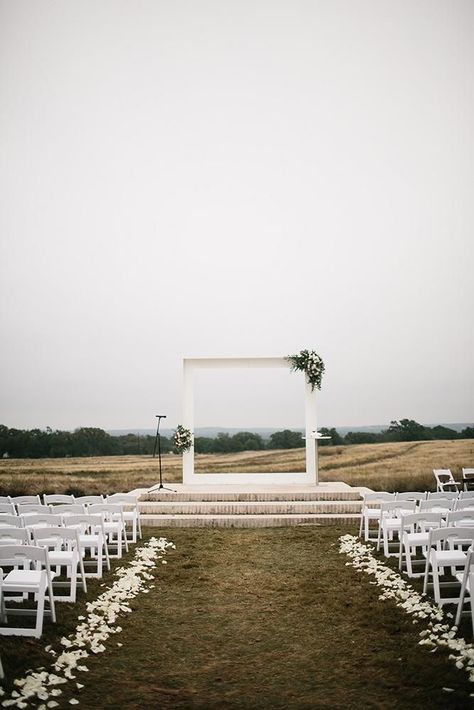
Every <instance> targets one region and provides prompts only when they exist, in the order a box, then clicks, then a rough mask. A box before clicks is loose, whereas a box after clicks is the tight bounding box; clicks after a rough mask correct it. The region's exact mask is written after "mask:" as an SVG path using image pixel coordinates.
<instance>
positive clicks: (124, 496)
mask: <svg viewBox="0 0 474 710" xmlns="http://www.w3.org/2000/svg"><path fill="white" fill-rule="evenodd" d="M67 498H71V500H66V499H67ZM43 502H44V504H45V505H53V506H56V505H57V504H64V503H80V504H82V505H87V506H90V505H99V504H104V503H105V504H114V505H121V506H122V508H123V518H124V520H125V522H126V523H127V522H129V523H130V524H131V537H130V538H128V537H127V541H128V542H133V543H135V542H136V541H137V533H138V535H139V536H140V538H141V537H142V528H141V520H140V510H139V508H138V498H137V497H136V496H133V495H130V494H129V493H112V494H111V495H108V496H105V497H104V496H99V495H96V496H79V497H74V496H64V495H59V494H57V495H56V494H52V495H48V494H45V495H44V496H43Z"/></svg>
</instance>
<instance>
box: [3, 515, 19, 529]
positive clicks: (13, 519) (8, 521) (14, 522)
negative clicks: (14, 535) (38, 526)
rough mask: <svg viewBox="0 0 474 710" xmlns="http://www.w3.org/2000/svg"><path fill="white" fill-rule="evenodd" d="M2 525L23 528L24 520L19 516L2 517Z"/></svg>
mask: <svg viewBox="0 0 474 710" xmlns="http://www.w3.org/2000/svg"><path fill="white" fill-rule="evenodd" d="M0 525H3V526H4V525H11V526H12V527H14V528H22V527H23V518H20V516H19V515H2V516H1V518H0Z"/></svg>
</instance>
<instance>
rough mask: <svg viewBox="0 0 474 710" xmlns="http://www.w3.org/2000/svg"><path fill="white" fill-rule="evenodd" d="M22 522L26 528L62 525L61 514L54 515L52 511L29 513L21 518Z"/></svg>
mask: <svg viewBox="0 0 474 710" xmlns="http://www.w3.org/2000/svg"><path fill="white" fill-rule="evenodd" d="M22 521H23V524H24V526H25V528H27V530H32V529H33V528H49V527H57V526H58V525H62V522H63V516H62V515H54V514H53V513H50V512H49V513H31V515H25V516H24V517H23V518H22Z"/></svg>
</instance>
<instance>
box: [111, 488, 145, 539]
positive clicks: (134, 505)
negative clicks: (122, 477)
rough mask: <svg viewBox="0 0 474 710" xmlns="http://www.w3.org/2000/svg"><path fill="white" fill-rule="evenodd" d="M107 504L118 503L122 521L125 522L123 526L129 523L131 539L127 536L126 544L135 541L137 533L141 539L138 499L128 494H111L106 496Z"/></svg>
mask: <svg viewBox="0 0 474 710" xmlns="http://www.w3.org/2000/svg"><path fill="white" fill-rule="evenodd" d="M107 503H118V504H119V505H121V506H122V508H123V519H124V521H125V526H127V524H128V523H131V526H132V530H131V537H128V536H127V539H128V542H136V541H137V531H138V535H139V537H140V539H141V537H142V524H141V520H140V509H139V507H138V498H137V497H136V496H132V495H130V494H128V493H113V494H112V495H110V496H107Z"/></svg>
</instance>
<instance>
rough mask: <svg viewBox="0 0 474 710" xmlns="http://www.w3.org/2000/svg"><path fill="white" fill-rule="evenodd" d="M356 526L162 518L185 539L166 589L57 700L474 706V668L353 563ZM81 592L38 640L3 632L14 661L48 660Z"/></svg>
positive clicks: (151, 597) (20, 666)
mask: <svg viewBox="0 0 474 710" xmlns="http://www.w3.org/2000/svg"><path fill="white" fill-rule="evenodd" d="M348 531H349V532H354V531H351V530H350V529H347V528H339V529H338V528H334V527H327V528H317V527H312V526H308V527H296V528H273V529H253V530H252V529H235V530H232V529H230V530H229V529H224V530H222V529H202V528H201V529H189V528H182V529H179V528H178V529H172V530H160V531H159V534H160V535H164V536H166V537H168V539H170V540H173V541H174V542H175V543H176V546H177V549H176V550H175V551H171V552H169V553H168V554H167V557H166V559H167V560H168V564H167V565H166V566H165V565H161V564H159V565H158V566H157V568H156V582H155V588H154V589H153V590H152V591H151V592H150V593H149V594H145V595H144V594H142V595H140V596H138V597H137V598H136V599H135V600H134V601H133V602H132V606H133V608H134V611H133V613H132V614H131V615H126V616H125V617H124V618H122V620H121V621H120V625H121V626H122V627H123V632H122V633H121V634H118V635H116V636H112V637H110V639H109V640H108V641H107V651H106V652H105V653H103V654H100V655H97V656H93V657H91V658H89V659H87V664H86V665H87V666H88V667H89V672H88V673H78V674H77V676H78V677H77V680H78V681H79V682H80V683H82V684H84V688H82V689H81V690H80V691H77V690H76V689H75V681H74V682H71V684H70V686H69V688H70V690H69V691H68V689H67V687H66V686H63V687H64V695H63V696H61V698H59V703H60V705H59V707H70V706H69V704H68V700H69V698H70V697H72V696H73V695H74V696H75V697H77V698H78V699H79V701H80V705H79V707H82V708H91V709H92V708H138V707H143V708H145V707H148V708H164V709H166V708H202V709H204V708H206V709H209V710H211V709H216V710H217V709H219V710H220V709H225V708H229V709H230V708H281V709H283V708H308V709H309V708H404V709H405V708H417V709H418V708H425V707H426V708H431V707H438V708H463V707H470V705H471V703H470V701H472V698H469V694H470V693H471V692H474V687H473V686H474V684H470V683H469V682H468V680H467V673H466V672H465V671H463V670H458V669H456V668H455V666H454V664H453V663H452V662H451V661H449V660H448V654H447V653H446V654H445V653H444V652H442V651H437V652H436V653H430V651H429V649H428V650H427V649H426V647H422V646H419V645H418V641H419V635H418V634H419V631H420V630H421V628H422V626H421V625H420V624H418V625H414V624H413V622H412V620H411V618H410V617H408V616H407V615H406V614H405V613H404V612H403V611H402V610H400V609H399V608H397V607H396V606H395V604H394V603H393V602H390V601H380V600H379V599H378V595H379V592H380V590H379V588H378V587H376V586H374V585H371V584H370V578H369V577H368V576H367V575H364V574H359V573H357V572H356V571H355V570H354V569H353V568H352V567H350V566H346V562H347V561H348V560H347V558H346V557H345V556H343V555H340V554H339V553H338V537H339V535H340V534H344V533H346V532H348ZM101 591H102V588H101V587H100V586H99V584H94V585H91V590H90V592H89V595H88V596H89V598H95V597H96V596H97V595H98V594H99V593H100V592H101ZM80 600H82V601H80V602H79V603H78V604H76V605H75V606H73V605H67V604H61V605H58V612H59V620H60V623H59V626H58V627H57V628H55V627H53V626H52V625H51V624H47V627H46V632H45V634H44V636H43V639H41V640H40V641H37V640H34V639H20V638H15V639H14V638H11V637H10V638H5V637H4V638H2V657H3V660H4V665H5V667H6V670H7V672H8V673H10V674H11V673H12V672H14V673H15V674H16V675H18V676H19V675H21V674H22V673H23V672H24V670H25V669H26V668H32V667H37V666H44V665H45V664H46V663H48V664H49V663H50V662H51V657H50V656H48V654H46V653H45V652H44V647H45V646H46V645H48V644H49V643H53V644H55V645H56V646H57V644H58V641H59V639H60V637H61V636H62V635H64V634H67V633H71V632H72V631H73V630H74V627H75V624H76V623H77V615H78V614H81V613H83V610H84V604H85V600H84V596H83V595H80ZM466 628H469V627H468V626H466ZM117 642H119V643H121V644H123V645H122V646H118V645H117ZM443 687H448V688H452V689H454V692H451V693H447V692H445V691H443ZM73 691H74V692H73Z"/></svg>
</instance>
